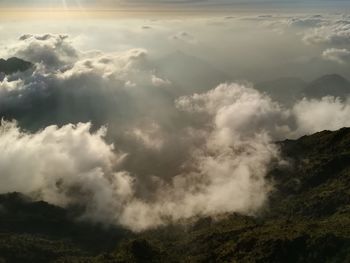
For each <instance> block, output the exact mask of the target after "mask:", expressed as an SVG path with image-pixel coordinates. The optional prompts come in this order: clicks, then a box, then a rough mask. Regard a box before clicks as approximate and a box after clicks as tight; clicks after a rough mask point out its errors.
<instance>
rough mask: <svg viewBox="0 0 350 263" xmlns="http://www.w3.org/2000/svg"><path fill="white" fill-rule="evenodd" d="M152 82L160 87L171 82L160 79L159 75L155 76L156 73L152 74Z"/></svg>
mask: <svg viewBox="0 0 350 263" xmlns="http://www.w3.org/2000/svg"><path fill="white" fill-rule="evenodd" d="M152 84H153V85H154V86H155V87H161V86H169V85H170V84H171V82H170V81H169V80H167V79H165V80H164V79H161V78H159V77H157V76H156V75H152Z"/></svg>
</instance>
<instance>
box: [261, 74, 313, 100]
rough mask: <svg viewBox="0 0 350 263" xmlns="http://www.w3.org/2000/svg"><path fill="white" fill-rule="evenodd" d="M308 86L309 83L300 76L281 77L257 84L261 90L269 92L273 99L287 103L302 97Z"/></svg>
mask: <svg viewBox="0 0 350 263" xmlns="http://www.w3.org/2000/svg"><path fill="white" fill-rule="evenodd" d="M306 86H307V83H306V82H305V81H303V80H301V79H298V78H280V79H276V80H271V81H266V82H261V83H257V84H256V85H255V87H256V88H257V89H258V90H259V91H262V92H265V93H267V94H268V95H269V96H271V98H272V99H273V100H276V101H279V102H281V103H283V104H285V105H289V104H292V103H293V102H294V101H296V100H298V99H300V98H301V94H302V92H303V90H304V89H305V88H306Z"/></svg>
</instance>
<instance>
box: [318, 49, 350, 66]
mask: <svg viewBox="0 0 350 263" xmlns="http://www.w3.org/2000/svg"><path fill="white" fill-rule="evenodd" d="M322 57H323V58H324V59H325V60H330V61H333V62H337V63H339V64H345V63H347V62H349V61H350V51H349V50H347V49H345V48H329V49H327V50H325V51H323V53H322Z"/></svg>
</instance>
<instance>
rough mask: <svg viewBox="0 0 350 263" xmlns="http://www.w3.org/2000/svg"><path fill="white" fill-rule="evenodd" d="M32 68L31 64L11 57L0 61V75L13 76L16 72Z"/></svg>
mask: <svg viewBox="0 0 350 263" xmlns="http://www.w3.org/2000/svg"><path fill="white" fill-rule="evenodd" d="M32 66H33V64H32V63H30V62H28V61H25V60H22V59H19V58H16V57H12V58H9V59H7V60H5V59H0V73H3V74H5V75H9V74H13V73H16V72H18V71H26V70H28V69H29V68H31V67H32Z"/></svg>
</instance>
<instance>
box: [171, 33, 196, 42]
mask: <svg viewBox="0 0 350 263" xmlns="http://www.w3.org/2000/svg"><path fill="white" fill-rule="evenodd" d="M170 39H172V40H180V41H183V42H186V43H189V44H196V43H197V40H196V38H195V37H194V36H192V35H191V34H190V33H188V32H186V31H181V32H178V33H176V34H174V35H172V36H170Z"/></svg>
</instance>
